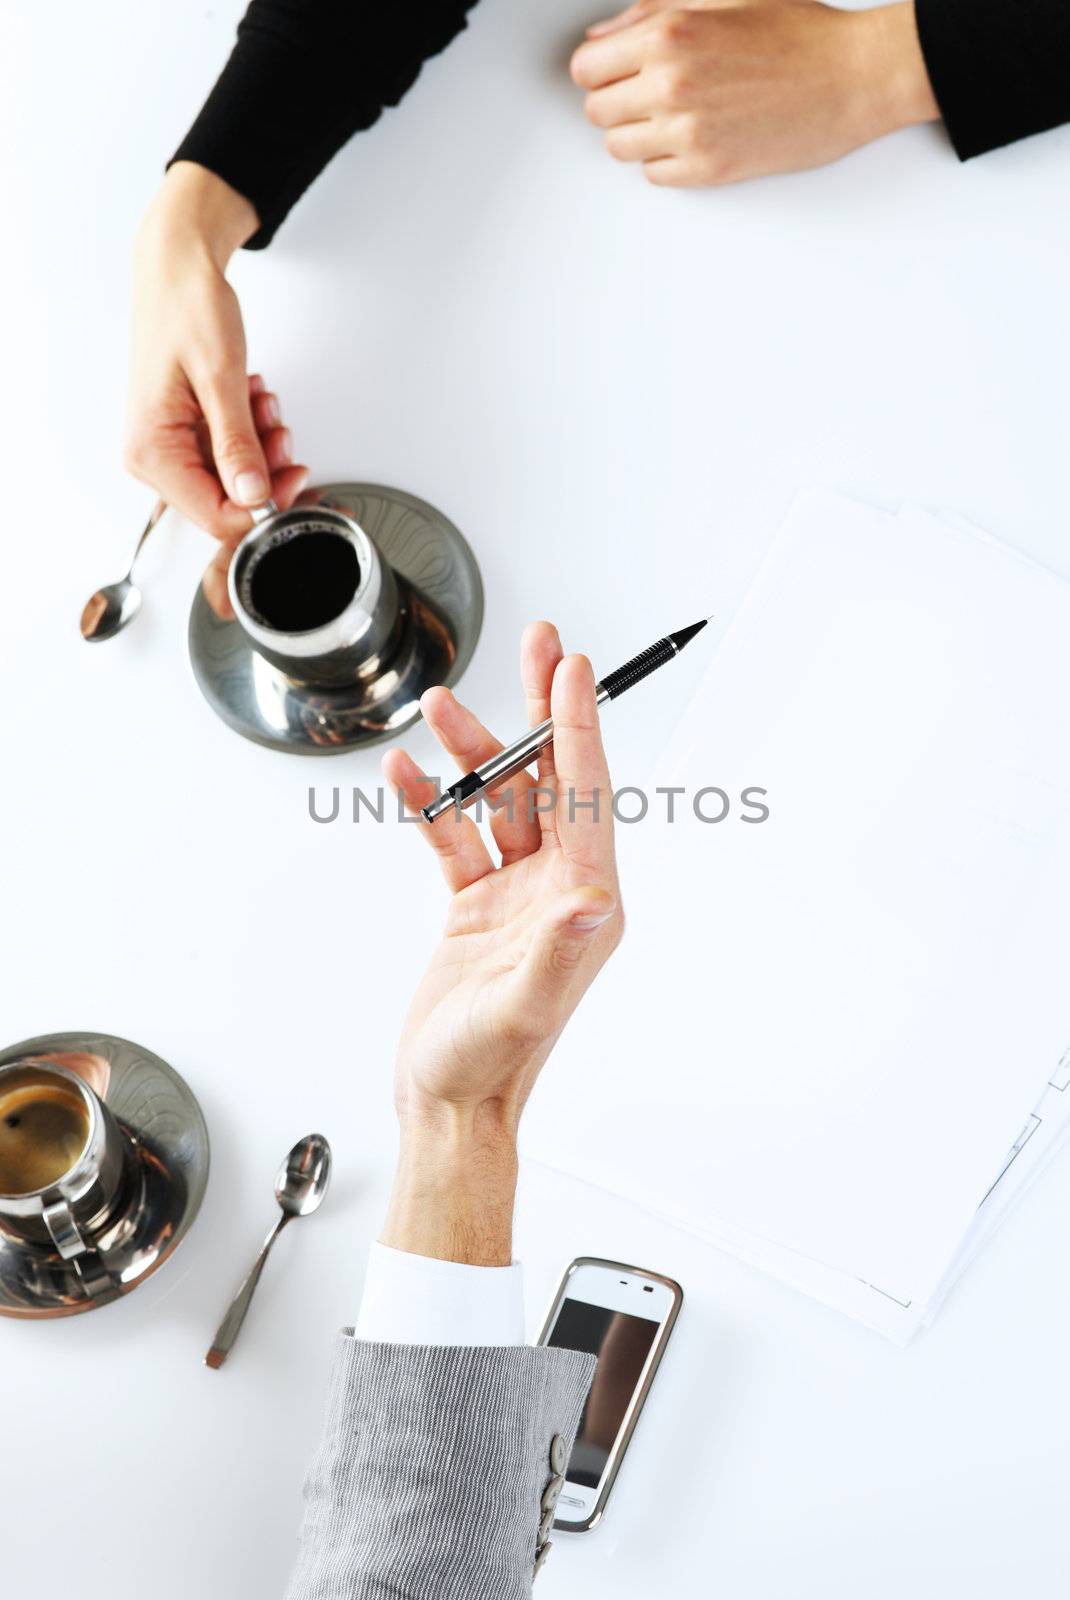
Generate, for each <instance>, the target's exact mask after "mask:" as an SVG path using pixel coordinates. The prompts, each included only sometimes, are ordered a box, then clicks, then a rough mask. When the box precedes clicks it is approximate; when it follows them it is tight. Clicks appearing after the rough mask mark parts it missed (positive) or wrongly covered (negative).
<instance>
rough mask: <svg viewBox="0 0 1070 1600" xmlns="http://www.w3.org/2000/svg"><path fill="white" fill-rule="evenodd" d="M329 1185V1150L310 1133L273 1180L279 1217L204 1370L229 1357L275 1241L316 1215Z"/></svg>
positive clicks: (218, 1332) (222, 1325) (221, 1327)
mask: <svg viewBox="0 0 1070 1600" xmlns="http://www.w3.org/2000/svg"><path fill="white" fill-rule="evenodd" d="M330 1181H331V1147H330V1145H329V1144H328V1143H327V1141H326V1139H325V1138H324V1137H323V1135H322V1133H309V1134H306V1136H305V1138H303V1139H299V1140H298V1142H297V1143H296V1144H295V1145H294V1147H293V1149H292V1150H291V1151H290V1154H289V1155H288V1156H287V1157H286V1160H285V1161H284V1162H283V1163H282V1166H281V1167H280V1168H279V1170H278V1173H277V1175H276V1178H275V1199H276V1200H277V1201H278V1202H279V1205H280V1206H281V1208H282V1216H281V1217H280V1218H279V1220H278V1222H276V1224H275V1226H274V1227H273V1228H272V1230H271V1232H270V1233H269V1234H268V1236H267V1238H266V1239H265V1240H264V1243H263V1246H262V1247H261V1250H260V1254H259V1255H258V1256H257V1258H256V1260H255V1261H254V1262H253V1265H252V1268H251V1270H250V1272H249V1275H248V1277H247V1278H246V1279H245V1282H244V1283H243V1284H242V1286H241V1288H240V1289H239V1290H238V1292H237V1294H236V1295H235V1296H234V1299H233V1300H232V1301H231V1306H230V1310H229V1311H228V1312H227V1314H226V1316H225V1317H224V1318H223V1320H222V1322H221V1323H220V1324H219V1327H218V1328H217V1330H216V1336H215V1338H214V1339H213V1340H212V1348H211V1349H210V1350H209V1352H208V1354H207V1355H206V1356H205V1358H204V1364H205V1366H206V1367H213V1368H219V1367H221V1366H222V1365H223V1363H224V1361H225V1360H226V1359H227V1356H228V1355H229V1354H230V1350H231V1346H232V1345H233V1343H234V1341H235V1339H236V1338H237V1337H238V1330H239V1329H240V1327H241V1325H242V1323H243V1322H244V1321H245V1313H246V1312H247V1311H248V1309H249V1302H250V1301H251V1300H252V1298H253V1292H254V1290H255V1289H256V1286H257V1284H258V1283H259V1282H260V1274H261V1273H262V1272H263V1270H264V1262H265V1261H266V1260H267V1258H268V1253H269V1251H270V1250H271V1247H272V1245H273V1244H274V1243H275V1240H276V1239H277V1238H278V1237H279V1234H280V1233H281V1232H282V1230H283V1228H285V1226H286V1224H287V1223H288V1222H290V1221H292V1220H293V1218H294V1217H307V1216H308V1215H309V1214H310V1213H311V1212H313V1211H315V1210H316V1208H317V1207H318V1206H319V1204H320V1202H321V1201H322V1199H323V1197H324V1195H325V1194H326V1193H327V1186H328V1184H329V1183H330Z"/></svg>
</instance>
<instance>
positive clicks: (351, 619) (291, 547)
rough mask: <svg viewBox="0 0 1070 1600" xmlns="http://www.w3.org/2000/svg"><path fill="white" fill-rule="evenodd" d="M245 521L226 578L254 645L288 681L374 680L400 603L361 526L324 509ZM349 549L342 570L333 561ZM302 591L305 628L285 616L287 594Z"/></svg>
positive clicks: (270, 513)
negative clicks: (246, 529) (305, 598)
mask: <svg viewBox="0 0 1070 1600" xmlns="http://www.w3.org/2000/svg"><path fill="white" fill-rule="evenodd" d="M254 519H255V520H254V525H253V527H252V529H251V530H250V531H249V533H247V534H246V536H245V538H244V539H243V540H242V542H241V544H239V546H238V548H237V550H236V551H235V552H234V559H233V561H232V562H231V564H230V570H229V572H228V575H227V589H228V592H229V595H230V602H231V605H232V606H233V607H234V614H235V617H236V618H237V620H238V623H239V625H240V627H241V628H242V629H243V631H244V632H245V633H246V635H247V636H248V638H249V639H250V640H251V641H252V644H253V646H254V648H255V649H256V650H257V651H258V653H259V654H260V655H261V656H263V657H265V658H266V659H267V660H268V661H270V662H271V663H272V665H273V666H276V667H278V668H279V669H280V670H281V671H282V672H284V673H285V674H286V675H287V677H288V678H290V679H291V680H292V681H294V682H295V683H301V684H310V685H314V686H317V687H321V688H346V687H359V685H360V684H361V683H367V684H368V685H369V686H371V685H372V684H374V683H375V682H376V681H377V680H381V679H382V678H383V676H384V673H385V672H386V671H387V670H388V669H389V667H390V665H391V662H392V659H393V657H394V656H395V655H396V653H397V651H398V649H399V646H400V644H401V640H402V632H403V626H404V623H405V613H406V607H405V606H404V604H403V598H402V595H401V593H400V591H399V585H398V580H397V578H396V575H395V573H394V571H393V569H392V568H391V567H390V566H389V565H388V564H387V563H386V562H385V561H384V560H383V558H382V556H381V555H380V554H379V551H378V549H377V548H376V546H375V544H374V542H373V541H372V540H371V539H370V538H369V537H368V535H367V534H366V533H365V532H364V529H363V528H361V527H360V526H359V525H358V523H356V522H355V521H354V520H353V518H352V517H349V516H346V515H345V513H344V512H342V511H338V510H336V509H334V508H333V507H328V506H323V505H318V506H315V507H314V508H310V507H301V506H294V507H293V508H292V509H291V510H289V511H279V510H278V509H277V508H276V507H275V506H274V505H273V504H271V503H270V502H269V503H268V505H266V506H264V507H262V508H260V509H259V510H258V511H256V512H254ZM339 541H341V545H340V546H339ZM349 551H351V552H352V557H350V559H349V562H348V566H347V564H346V562H345V561H344V560H343V561H342V562H341V563H340V564H339V563H338V560H337V558H338V557H339V556H342V557H345V556H346V555H347V554H348V552H349ZM328 556H330V557H331V558H332V559H331V562H330V564H328V563H327V560H326V558H327V557H328ZM339 565H341V567H342V568H343V571H342V572H341V573H340V572H339V570H338V568H339ZM302 586H303V587H304V588H305V590H306V593H307V594H311V595H312V597H313V598H312V600H311V601H308V602H307V603H306V609H309V607H310V608H311V609H309V617H308V619H306V620H310V621H311V624H312V625H311V626H294V625H293V622H292V620H291V619H292V617H293V615H294V597H293V593H292V591H293V590H294V588H298V589H300V588H301V587H302ZM287 588H288V589H289V592H287ZM265 591H266V592H267V594H268V595H270V600H268V599H266V598H265Z"/></svg>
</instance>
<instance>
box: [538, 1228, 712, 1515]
mask: <svg viewBox="0 0 1070 1600" xmlns="http://www.w3.org/2000/svg"><path fill="white" fill-rule="evenodd" d="M683 1299H684V1292H683V1290H682V1289H681V1288H680V1285H679V1284H678V1283H675V1282H674V1281H673V1279H672V1278H665V1277H662V1275H661V1274H660V1273H658V1272H645V1271H643V1270H642V1268H640V1267H626V1266H624V1265H623V1264H622V1263H621V1262H620V1261H602V1260H600V1259H599V1258H598V1257H596V1256H577V1258H576V1260H575V1261H573V1262H572V1264H571V1266H569V1267H568V1268H566V1270H565V1275H564V1277H563V1278H562V1279H561V1282H560V1284H559V1285H558V1288H557V1293H556V1294H555V1296H554V1301H553V1304H552V1306H551V1307H550V1312H549V1315H548V1316H547V1318H546V1323H545V1326H544V1327H543V1330H542V1333H541V1334H540V1335H539V1341H538V1342H539V1343H540V1344H546V1345H555V1346H557V1347H558V1348H562V1349H565V1350H584V1351H586V1352H587V1353H588V1354H589V1355H593V1356H597V1357H598V1365H597V1367H596V1368H595V1374H594V1382H593V1384H592V1385H591V1392H590V1394H589V1395H588V1396H587V1404H586V1406H585V1407H584V1411H583V1417H582V1419H581V1421H580V1430H579V1433H578V1434H577V1435H576V1443H575V1445H574V1446H573V1448H572V1456H571V1458H570V1460H569V1463H568V1466H567V1467H566V1469H565V1486H564V1488H563V1489H562V1491H561V1498H560V1499H559V1500H558V1502H557V1520H556V1521H555V1522H554V1527H555V1528H558V1529H560V1530H561V1531H562V1532H564V1533H569V1532H571V1533H585V1532H586V1531H587V1529H588V1528H593V1527H594V1525H595V1523H596V1522H598V1521H599V1520H600V1518H601V1516H602V1513H603V1512H604V1511H605V1509H606V1502H607V1500H608V1499H609V1494H610V1490H611V1489H612V1488H613V1484H614V1482H615V1480H616V1476H617V1473H618V1472H619V1471H620V1464H621V1462H622V1461H623V1459H624V1452H625V1451H626V1450H627V1448H628V1442H629V1440H630V1439H631V1436H632V1433H633V1432H634V1430H635V1424H636V1423H637V1422H638V1420H639V1413H640V1411H641V1410H642V1409H643V1405H644V1403H645V1401H646V1397H647V1395H648V1394H649V1392H650V1385H651V1384H652V1383H653V1381H654V1374H655V1372H656V1371H657V1370H658V1363H659V1362H660V1361H661V1358H662V1356H663V1355H664V1353H665V1346H666V1345H667V1344H668V1342H669V1335H670V1333H671V1332H672V1330H673V1326H674V1324H675V1322H676V1319H677V1317H678V1316H679V1314H680V1307H681V1305H682V1304H683Z"/></svg>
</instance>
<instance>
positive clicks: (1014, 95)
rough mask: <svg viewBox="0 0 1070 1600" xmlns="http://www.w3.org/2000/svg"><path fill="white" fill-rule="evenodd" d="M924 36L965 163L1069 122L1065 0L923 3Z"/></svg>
mask: <svg viewBox="0 0 1070 1600" xmlns="http://www.w3.org/2000/svg"><path fill="white" fill-rule="evenodd" d="M916 10H917V22H918V33H919V36H920V39H921V47H922V50H923V52H924V55H925V61H926V65H927V67H928V71H929V76H930V78H931V80H932V85H933V89H934V91H935V94H936V98H937V100H938V102H939V105H940V110H941V112H942V114H943V118H944V121H945V123H946V124H947V130H948V133H949V135H950V137H951V141H952V143H953V144H954V146H955V149H956V151H957V152H958V154H959V156H960V157H961V158H962V159H963V160H964V161H965V160H967V159H968V158H969V157H970V156H976V155H982V154H983V153H984V152H985V151H987V150H993V149H995V148H996V147H997V146H999V145H1004V144H1010V143H1011V142H1012V141H1013V140H1015V139H1023V138H1025V137H1026V136H1027V135H1029V134H1033V133H1042V132H1044V131H1045V130H1046V129H1049V128H1054V127H1057V126H1058V125H1059V124H1060V123H1063V122H1067V121H1070V7H1068V6H1067V4H1066V0H1018V3H1017V4H1010V3H1009V0H917V5H916Z"/></svg>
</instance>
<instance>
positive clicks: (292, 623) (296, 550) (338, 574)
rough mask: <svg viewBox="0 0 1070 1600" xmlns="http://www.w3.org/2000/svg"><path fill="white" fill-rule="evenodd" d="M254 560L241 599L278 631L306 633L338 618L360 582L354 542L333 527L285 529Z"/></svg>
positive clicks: (266, 623)
mask: <svg viewBox="0 0 1070 1600" xmlns="http://www.w3.org/2000/svg"><path fill="white" fill-rule="evenodd" d="M287 532H288V535H289V536H288V537H283V538H282V539H280V540H279V542H278V543H277V544H269V545H268V546H267V547H266V548H265V549H264V550H263V551H262V552H261V553H260V554H259V555H257V557H256V558H255V560H254V561H253V562H252V563H251V564H250V568H249V571H248V574H247V577H246V582H245V585H244V586H243V587H244V588H245V593H244V595H243V598H244V599H245V601H246V604H247V606H248V608H249V610H250V611H251V612H252V614H253V616H254V617H255V618H257V620H259V621H260V622H262V623H264V624H265V625H266V626H267V627H269V628H274V629H275V630H276V631H277V632H279V633H308V632H309V631H310V630H311V629H313V628H322V627H324V626H325V624H326V623H328V622H333V621H334V619H335V618H336V617H340V616H341V614H342V612H343V611H344V610H345V608H346V606H347V605H348V604H349V602H350V601H351V600H352V598H353V596H354V595H355V594H356V592H357V589H358V588H359V586H360V560H359V557H358V556H357V552H356V550H355V549H354V548H353V545H352V543H351V542H350V540H349V539H347V538H346V537H345V536H344V535H343V534H341V533H335V532H334V531H333V529H329V528H322V527H321V528H317V527H311V528H308V529H302V528H300V527H299V528H297V529H296V530H293V531H290V530H287Z"/></svg>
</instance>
